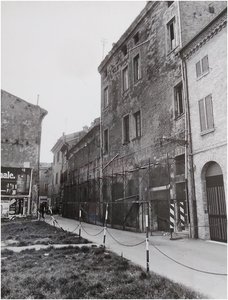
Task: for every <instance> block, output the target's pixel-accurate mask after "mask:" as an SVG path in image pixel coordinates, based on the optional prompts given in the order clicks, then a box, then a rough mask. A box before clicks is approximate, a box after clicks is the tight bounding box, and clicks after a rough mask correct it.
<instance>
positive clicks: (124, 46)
mask: <svg viewBox="0 0 228 300" xmlns="http://www.w3.org/2000/svg"><path fill="white" fill-rule="evenodd" d="M121 50H122V53H123V55H124V56H126V55H127V45H123V47H122V49H121Z"/></svg>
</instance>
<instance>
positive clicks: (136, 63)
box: [103, 54, 141, 109]
mask: <svg viewBox="0 0 228 300" xmlns="http://www.w3.org/2000/svg"><path fill="white" fill-rule="evenodd" d="M140 78H141V67H140V57H139V54H137V55H136V56H135V57H134V58H133V80H134V83H136V82H138V81H139V79H140ZM128 89H129V69H128V66H125V67H124V68H123V70H122V91H123V92H125V91H127V90H128ZM103 99H104V100H103V105H104V109H105V108H106V107H108V104H109V96H108V86H106V87H105V89H104V92H103Z"/></svg>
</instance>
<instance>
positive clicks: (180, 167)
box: [175, 154, 185, 175]
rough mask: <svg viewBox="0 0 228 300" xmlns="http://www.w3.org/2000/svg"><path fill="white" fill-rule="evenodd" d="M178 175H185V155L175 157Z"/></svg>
mask: <svg viewBox="0 0 228 300" xmlns="http://www.w3.org/2000/svg"><path fill="white" fill-rule="evenodd" d="M175 165H176V175H181V174H184V173H185V155H184V154H182V155H179V156H176V157H175Z"/></svg>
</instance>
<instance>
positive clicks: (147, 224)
mask: <svg viewBox="0 0 228 300" xmlns="http://www.w3.org/2000/svg"><path fill="white" fill-rule="evenodd" d="M148 210H149V203H148ZM146 271H147V272H149V271H150V267H149V222H148V212H147V214H146Z"/></svg>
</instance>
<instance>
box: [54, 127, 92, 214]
mask: <svg viewBox="0 0 228 300" xmlns="http://www.w3.org/2000/svg"><path fill="white" fill-rule="evenodd" d="M85 132H86V128H85V130H83V131H80V132H74V133H71V134H67V135H65V134H64V133H63V135H62V136H61V137H60V138H59V139H58V141H57V142H56V143H55V145H54V146H53V148H52V149H51V151H52V153H53V164H52V195H51V198H52V199H51V206H52V209H53V212H54V213H55V212H56V213H60V212H61V210H62V198H63V185H62V183H63V182H64V177H65V176H66V174H67V169H68V163H67V160H66V151H67V149H68V147H69V146H72V145H74V144H76V143H77V142H78V140H79V139H80V138H81V136H83V135H84V134H85Z"/></svg>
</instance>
